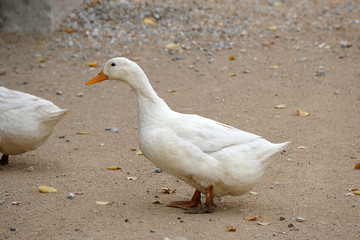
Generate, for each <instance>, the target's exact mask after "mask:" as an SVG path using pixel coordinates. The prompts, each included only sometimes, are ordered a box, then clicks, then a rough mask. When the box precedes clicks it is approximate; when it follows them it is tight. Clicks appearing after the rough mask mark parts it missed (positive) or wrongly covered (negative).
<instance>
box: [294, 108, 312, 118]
mask: <svg viewBox="0 0 360 240" xmlns="http://www.w3.org/2000/svg"><path fill="white" fill-rule="evenodd" d="M297 112H298V115H299V116H300V117H307V116H310V113H308V112H305V111H303V110H301V109H300V108H299V109H298V110H297Z"/></svg>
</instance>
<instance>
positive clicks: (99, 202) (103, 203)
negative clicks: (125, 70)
mask: <svg viewBox="0 0 360 240" xmlns="http://www.w3.org/2000/svg"><path fill="white" fill-rule="evenodd" d="M96 204H98V205H109V204H110V202H108V201H96Z"/></svg>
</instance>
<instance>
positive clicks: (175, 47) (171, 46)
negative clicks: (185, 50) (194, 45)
mask: <svg viewBox="0 0 360 240" xmlns="http://www.w3.org/2000/svg"><path fill="white" fill-rule="evenodd" d="M166 48H167V49H169V50H172V51H177V50H180V45H179V44H176V43H169V44H167V45H166Z"/></svg>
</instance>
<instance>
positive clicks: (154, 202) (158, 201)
mask: <svg viewBox="0 0 360 240" xmlns="http://www.w3.org/2000/svg"><path fill="white" fill-rule="evenodd" d="M151 203H152V204H164V202H162V201H160V200H158V199H155V200H152V201H151Z"/></svg>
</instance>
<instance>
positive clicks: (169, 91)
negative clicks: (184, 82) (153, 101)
mask: <svg viewBox="0 0 360 240" xmlns="http://www.w3.org/2000/svg"><path fill="white" fill-rule="evenodd" d="M167 92H168V93H173V92H176V90H174V89H169V90H167Z"/></svg>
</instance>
